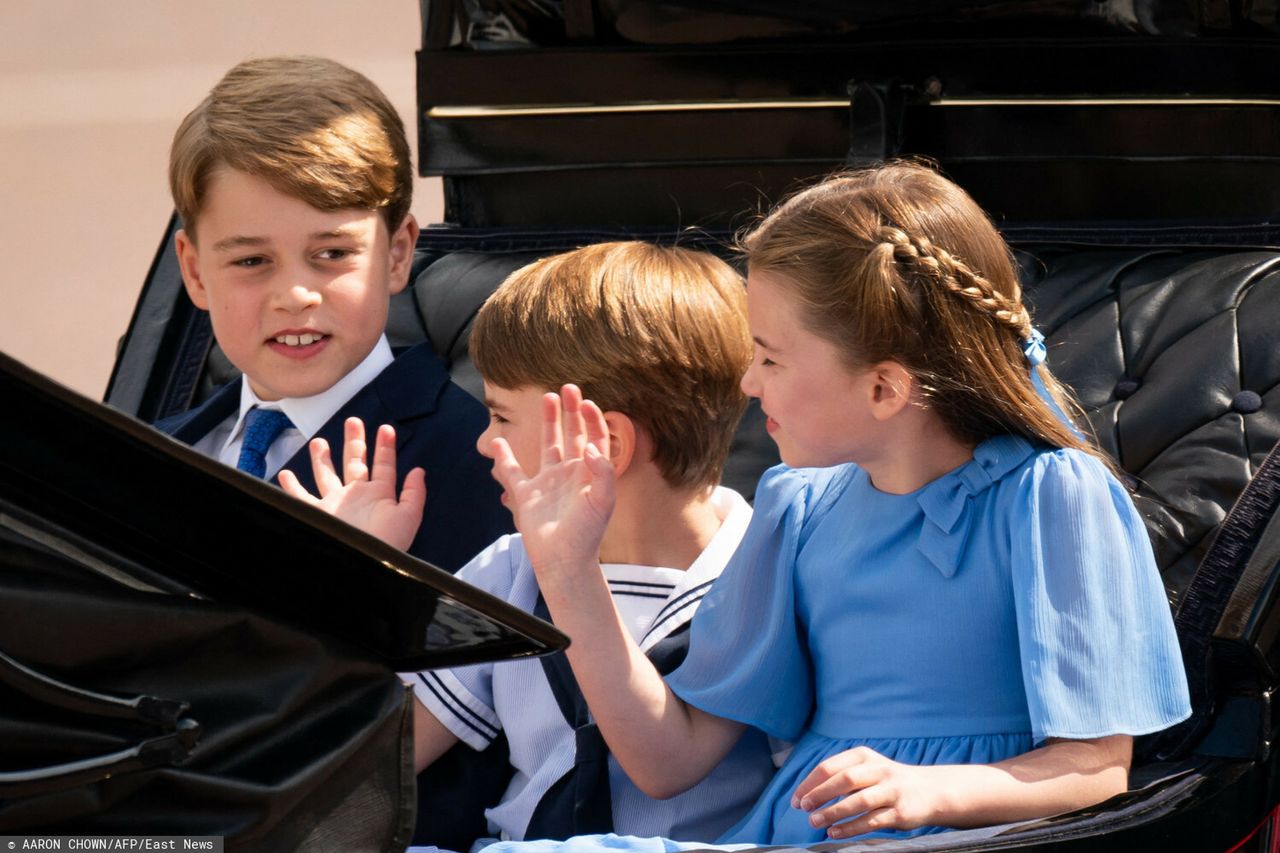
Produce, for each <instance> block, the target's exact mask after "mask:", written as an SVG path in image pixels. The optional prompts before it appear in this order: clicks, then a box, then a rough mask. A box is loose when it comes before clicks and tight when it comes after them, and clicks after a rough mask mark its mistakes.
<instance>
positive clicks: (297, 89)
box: [169, 56, 413, 236]
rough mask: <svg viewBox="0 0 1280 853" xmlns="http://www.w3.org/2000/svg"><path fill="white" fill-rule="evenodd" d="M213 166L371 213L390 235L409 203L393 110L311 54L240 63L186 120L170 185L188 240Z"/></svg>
mask: <svg viewBox="0 0 1280 853" xmlns="http://www.w3.org/2000/svg"><path fill="white" fill-rule="evenodd" d="M219 167H230V168H232V169H237V170H239V171H241V172H245V173H247V174H250V175H254V176H256V177H259V178H261V179H263V180H265V181H266V182H267V183H269V184H271V186H273V187H275V188H276V189H277V190H279V191H280V192H282V193H284V194H286V195H290V196H293V197H294V198H298V199H301V200H302V201H305V202H306V203H307V204H310V205H311V206H312V207H315V208H318V209H320V210H341V209H343V208H361V209H368V210H378V211H380V212H381V214H382V216H383V218H384V221H385V222H386V225H387V228H388V229H389V230H391V231H394V230H395V229H396V228H398V227H399V226H400V223H402V222H403V221H404V218H405V216H406V215H407V214H408V213H409V204H410V201H411V200H412V197H413V169H412V165H411V163H410V157H409V143H408V140H407V139H406V138H405V133H404V125H403V123H401V121H400V117H399V115H397V114H396V111H395V108H394V107H392V106H391V103H390V102H389V101H388V100H387V98H386V96H385V95H384V94H383V93H382V91H381V90H380V89H379V88H378V87H377V86H375V85H374V84H373V83H372V82H370V80H369V79H368V78H366V77H365V76H364V75H362V74H359V73H357V72H355V71H352V70H351V69H350V68H347V67H346V66H344V65H340V64H338V63H336V62H333V61H332V60H328V59H321V58H319V57H314V56H276V57H268V58H264V59H251V60H248V61H246V62H242V63H240V64H239V65H237V66H236V67H234V68H232V69H231V70H230V71H228V72H227V74H226V76H225V77H223V78H222V80H220V81H219V82H218V84H217V85H216V86H214V87H213V90H212V91H210V92H209V95H208V96H207V97H206V98H205V99H204V100H203V101H202V102H201V103H200V105H199V106H198V107H196V108H195V109H194V110H192V111H191V112H190V113H189V114H188V115H187V117H186V118H185V119H183V121H182V124H181V125H180V126H179V127H178V130H177V132H176V133H175V134H174V137H173V147H172V148H171V149H170V152H169V188H170V190H171V191H172V193H173V201H174V205H175V206H176V207H177V209H178V215H179V216H181V217H182V221H183V226H184V227H185V228H186V230H187V232H188V233H190V234H192V235H193V236H194V234H195V228H196V224H197V220H198V219H199V215H200V211H201V209H202V207H203V205H204V202H205V193H206V191H207V188H208V182H209V177H210V175H211V174H212V173H213V172H214V170H215V169H217V168H219Z"/></svg>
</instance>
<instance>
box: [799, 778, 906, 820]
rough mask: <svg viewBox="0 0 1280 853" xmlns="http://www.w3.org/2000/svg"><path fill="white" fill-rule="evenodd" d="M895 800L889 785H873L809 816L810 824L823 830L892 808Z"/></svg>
mask: <svg viewBox="0 0 1280 853" xmlns="http://www.w3.org/2000/svg"><path fill="white" fill-rule="evenodd" d="M894 800H895V796H894V793H893V792H892V791H891V790H889V787H888V786H887V785H872V786H871V787H869V788H862V789H861V790H859V791H857V792H856V793H853V794H850V795H849V796H847V797H844V798H843V799H841V800H838V801H837V802H834V803H832V804H831V805H829V806H825V807H824V808H821V809H819V810H818V811H815V812H813V813H812V814H811V815H809V823H810V825H812V826H814V827H817V828H818V829H821V828H822V827H824V826H832V825H833V824H838V823H840V822H841V821H847V820H849V818H856V817H857V816H859V815H861V814H863V813H864V812H868V811H871V810H872V809H883V808H886V807H888V806H892V805H893V803H894Z"/></svg>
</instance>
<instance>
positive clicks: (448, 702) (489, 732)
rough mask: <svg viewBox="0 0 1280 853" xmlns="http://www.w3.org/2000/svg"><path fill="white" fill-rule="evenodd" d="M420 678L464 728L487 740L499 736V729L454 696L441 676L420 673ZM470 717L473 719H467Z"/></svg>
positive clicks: (432, 673) (431, 673)
mask: <svg viewBox="0 0 1280 853" xmlns="http://www.w3.org/2000/svg"><path fill="white" fill-rule="evenodd" d="M418 678H419V679H421V680H422V683H423V684H425V685H426V686H427V689H428V690H430V691H431V693H432V695H433V696H435V697H436V698H437V699H439V700H440V704H442V705H444V706H445V707H446V708H448V709H449V710H450V711H452V712H453V715H454V717H456V718H457V719H458V721H459V722H461V723H462V724H463V725H464V726H466V727H467V728H469V729H471V730H472V731H473V732H475V733H476V734H478V735H480V737H482V738H484V739H485V740H493V739H494V738H496V737H497V736H498V731H499V729H497V728H495V727H494V725H493V724H492V723H490V722H489V721H488V720H486V719H485V718H484V717H481V716H480V715H479V714H477V713H476V712H475V711H473V710H471V709H470V708H468V707H467V706H466V705H465V704H464V703H463V702H462V700H461V699H459V698H458V697H457V696H456V695H454V693H453V691H451V690H450V689H449V688H448V687H447V686H446V685H445V683H444V681H443V680H441V678H440V676H438V675H436V674H435V673H434V672H426V673H423V672H420V673H418ZM433 681H434V682H435V683H434V684H432V682H433ZM442 693H443V695H442ZM468 717H470V718H471V719H467V718H468ZM472 720H475V722H472ZM476 723H479V724H480V725H478V726H477V725H476Z"/></svg>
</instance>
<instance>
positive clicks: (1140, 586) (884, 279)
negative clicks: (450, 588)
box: [494, 163, 1190, 849]
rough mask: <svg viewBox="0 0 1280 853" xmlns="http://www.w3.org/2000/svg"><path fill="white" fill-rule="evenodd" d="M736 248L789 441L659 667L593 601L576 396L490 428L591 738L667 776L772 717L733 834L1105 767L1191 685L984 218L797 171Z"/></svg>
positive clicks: (1117, 495)
mask: <svg viewBox="0 0 1280 853" xmlns="http://www.w3.org/2000/svg"><path fill="white" fill-rule="evenodd" d="M745 249H746V254H747V259H748V268H749V275H748V279H747V291H748V313H749V320H750V325H751V330H752V334H753V336H754V339H755V344H756V353H755V358H754V361H753V362H752V364H751V366H750V368H749V370H748V371H747V373H746V375H745V377H744V378H743V380H742V386H743V388H744V389H745V390H746V392H747V393H748V394H750V395H751V396H753V397H757V398H759V400H760V402H761V405H762V407H763V409H764V412H765V413H766V415H767V417H768V420H767V428H768V430H769V433H770V435H771V436H772V437H773V439H774V440H775V441H776V442H777V444H778V447H779V449H780V451H781V456H782V460H783V462H784V464H783V465H782V466H779V467H778V468H775V469H773V470H771V471H769V472H768V473H767V474H766V475H765V477H764V478H763V480H762V481H761V484H760V487H759V490H758V492H757V498H756V510H755V516H754V518H753V520H752V522H751V526H750V528H749V530H748V532H747V534H746V537H745V539H744V540H743V543H742V545H741V546H740V548H739V550H738V552H737V553H736V554H735V556H734V558H733V559H732V561H731V562H730V564H729V567H728V568H727V569H726V570H725V572H724V574H723V575H722V577H721V579H720V580H719V581H717V583H716V585H715V587H714V588H713V590H712V592H711V593H710V595H708V597H707V598H706V599H704V602H703V604H702V607H701V609H700V611H699V613H698V615H697V617H696V619H695V620H694V623H693V629H692V630H693V634H692V637H691V642H690V649H689V654H688V658H687V659H686V660H685V662H684V664H683V665H682V666H681V667H680V668H679V669H678V670H676V671H675V672H674V673H673V674H671V675H670V676H669V677H668V678H667V680H666V681H664V680H663V679H662V678H661V677H660V676H659V675H658V673H657V672H656V671H655V670H654V669H653V667H652V665H651V664H650V663H649V661H648V660H647V659H646V658H645V657H644V655H643V654H642V653H641V652H640V651H639V649H638V648H637V647H636V646H635V644H634V643H633V642H632V641H631V640H630V638H629V636H628V634H627V632H626V631H625V629H623V628H622V627H621V626H620V625H619V624H618V622H617V620H616V618H612V617H610V616H609V614H611V613H613V607H612V605H611V603H610V600H609V597H608V596H609V591H608V588H607V586H606V585H605V583H604V580H603V578H602V575H601V573H600V568H599V565H598V564H597V562H596V557H595V555H596V554H597V553H598V552H599V545H600V535H601V531H603V530H604V526H605V522H606V521H607V519H608V517H609V514H610V512H611V509H612V481H611V479H610V474H611V471H612V468H611V466H609V465H607V464H604V460H605V459H606V458H607V457H608V453H609V450H608V444H609V442H608V435H607V430H606V429H605V426H604V424H603V421H602V419H601V416H600V413H599V410H598V409H597V408H596V407H595V406H594V405H592V404H591V403H590V402H585V401H583V400H582V398H581V394H580V392H578V391H577V390H576V389H575V388H573V387H572V386H566V388H565V389H564V390H563V392H562V394H560V395H548V397H547V399H546V400H545V401H544V423H545V431H544V449H543V456H542V465H541V469H540V471H539V473H538V474H537V476H535V477H533V478H529V477H526V476H525V475H524V473H523V471H521V469H520V467H519V465H518V464H517V463H516V461H515V458H514V456H513V455H512V454H511V452H510V449H509V448H507V447H505V446H503V444H502V442H501V440H500V439H499V440H498V441H497V442H495V448H494V449H495V453H496V459H497V462H496V464H495V476H496V477H497V478H498V479H499V481H500V482H501V483H502V485H503V486H504V488H505V490H506V493H505V496H504V500H506V502H507V503H508V505H509V506H510V507H511V508H512V510H513V512H514V513H515V517H516V523H517V526H518V527H519V529H520V531H521V533H522V534H523V535H524V542H525V546H526V548H527V550H528V552H529V555H530V557H531V559H532V562H533V565H534V568H535V570H536V572H537V574H538V582H539V585H540V586H541V589H542V593H543V596H544V598H545V599H546V602H547V605H548V607H549V608H550V612H551V614H552V617H553V619H554V620H555V622H556V624H557V625H558V626H559V627H560V628H561V629H562V630H564V631H565V632H566V633H567V634H568V635H569V636H570V637H571V639H572V645H571V646H570V647H569V650H568V655H569V660H570V663H571V664H572V666H573V670H574V673H575V675H576V677H577V678H578V681H579V684H580V686H581V687H582V690H583V693H584V695H585V696H586V698H587V701H588V704H589V706H590V708H591V710H592V712H593V714H594V716H595V718H596V720H597V722H598V724H599V726H600V730H601V731H602V732H603V734H604V736H605V739H606V740H607V742H608V744H609V746H610V748H611V749H612V751H613V754H614V755H615V756H616V757H617V759H618V760H619V762H620V763H621V765H622V766H623V767H624V768H625V769H626V771H627V773H628V774H629V775H630V776H631V778H632V779H633V780H634V781H635V782H636V784H637V785H638V786H639V787H640V788H641V789H642V790H644V791H645V792H646V793H648V794H649V795H650V796H655V797H665V796H671V795H674V794H676V793H679V792H681V791H684V790H686V789H688V788H689V787H690V786H692V785H693V784H695V783H696V782H697V781H698V780H699V779H701V778H702V777H703V776H704V775H705V774H707V773H708V772H709V771H710V770H711V769H712V768H713V767H714V766H715V765H716V763H717V762H718V761H719V760H720V759H721V758H722V757H723V756H724V755H725V754H726V753H727V752H728V751H729V749H730V748H731V747H732V746H733V744H734V742H735V741H736V740H737V739H738V737H739V736H740V734H741V733H742V731H743V730H744V727H746V726H756V727H758V728H760V729H763V730H764V731H765V732H767V733H769V734H771V735H773V736H775V737H777V738H780V739H782V740H786V741H792V742H794V748H793V749H792V750H791V753H790V755H789V757H788V758H787V759H786V761H785V763H784V764H783V766H782V767H781V769H780V770H779V771H778V773H777V775H776V777H775V779H774V780H773V783H772V784H771V785H770V786H769V788H768V789H767V790H766V792H765V793H764V795H763V796H762V797H761V799H760V801H759V802H758V804H757V805H756V806H755V808H754V809H753V810H752V811H751V812H750V813H749V814H748V815H747V816H746V818H744V819H743V821H742V822H741V823H740V824H739V825H738V826H737V827H735V828H734V829H733V830H731V831H730V832H729V833H728V835H727V836H726V837H725V838H723V839H721V841H722V842H728V843H734V842H743V843H752V844H791V845H802V844H810V843H815V842H819V841H824V840H827V839H832V838H835V839H840V838H849V837H851V836H855V835H861V834H863V833H868V832H880V833H885V832H890V833H913V832H922V831H931V830H936V829H938V828H945V827H968V826H978V825H984V824H993V823H1002V822H1008V821H1013V820H1021V819H1027V818H1034V817H1038V816H1044V815H1049V814H1053V813H1057V812H1062V811H1066V810H1070V809H1076V808H1080V807H1084V806H1088V805H1091V804H1094V803H1097V802H1099V801H1101V800H1104V799H1106V798H1108V797H1110V796H1112V795H1114V794H1117V793H1119V792H1121V791H1123V790H1125V788H1126V786H1127V774H1128V768H1129V762H1130V756H1131V751H1132V740H1133V736H1135V735H1141V734H1146V733H1149V732H1154V731H1157V730H1159V729H1163V728H1165V727H1167V726H1170V725H1172V724H1173V723H1176V722H1178V721H1179V720H1182V719H1184V718H1185V717H1187V716H1188V715H1189V713H1190V707H1189V703H1188V697H1187V688H1186V680H1185V676H1184V674H1183V669H1182V663H1181V657H1180V655H1179V652H1178V646H1177V641H1176V639H1175V636H1174V631H1173V624H1172V619H1171V617H1170V612H1169V607H1168V604H1167V602H1166V599H1165V596H1164V590H1163V587H1162V585H1161V583H1160V578H1159V575H1158V573H1157V570H1156V567H1155V563H1154V560H1153V557H1152V551H1151V547H1150V543H1149V541H1148V539H1147V533H1146V531H1145V528H1144V526H1143V523H1142V521H1141V519H1140V518H1139V516H1138V513H1137V512H1136V511H1135V509H1134V506H1133V503H1132V501H1131V500H1130V498H1129V495H1128V494H1127V493H1126V492H1125V490H1124V488H1123V487H1121V485H1120V484H1119V483H1118V482H1117V480H1116V478H1115V477H1114V476H1113V469H1112V466H1111V463H1110V462H1109V461H1108V460H1107V459H1105V458H1104V457H1103V456H1102V455H1101V453H1100V452H1099V451H1098V450H1097V449H1096V448H1095V447H1093V446H1092V445H1091V444H1089V443H1088V442H1087V441H1086V440H1085V439H1084V438H1083V437H1082V436H1081V434H1080V433H1079V432H1077V431H1076V430H1075V428H1074V427H1073V426H1072V425H1071V422H1070V421H1069V420H1067V418H1066V417H1065V416H1064V415H1063V414H1062V404H1063V402H1064V401H1065V396H1064V395H1063V392H1062V390H1061V389H1060V387H1059V386H1058V384H1057V383H1056V382H1055V381H1054V380H1053V378H1052V377H1051V376H1050V374H1049V373H1048V371H1047V370H1046V369H1045V366H1044V365H1043V363H1042V362H1043V360H1044V348H1043V342H1042V339H1041V338H1040V337H1039V336H1038V334H1037V333H1036V332H1035V331H1034V330H1033V329H1032V327H1031V323H1030V318H1029V316H1028V314H1027V310H1026V308H1025V307H1024V306H1023V304H1022V301H1021V292H1020V288H1019V286H1018V282H1017V278H1016V274H1015V271H1014V266H1013V263H1012V260H1011V256H1010V253H1009V250H1008V248H1007V247H1006V246H1005V244H1004V242H1003V240H1002V239H1001V237H1000V236H999V234H998V232H997V231H996V229H995V228H994V227H993V225H992V224H991V222H990V220H989V219H988V218H987V217H986V216H985V214H984V213H983V212H982V211H981V210H980V209H979V208H978V207H977V205H976V204H975V203H974V202H973V201H972V200H971V199H970V198H969V197H968V195H966V194H965V193H964V192H963V191H962V190H960V189H959V188H958V187H956V186H955V185H954V184H952V183H950V182H949V181H947V180H946V179H944V178H942V177H941V176H939V175H938V174H936V173H935V172H933V171H931V170H930V169H927V168H925V167H922V166H918V165H913V164H904V163H899V164H891V165H887V166H884V167H880V168H876V169H873V170H869V171H864V172H857V173H853V174H849V175H845V176H840V177H835V178H831V179H828V180H827V181H825V182H823V183H822V184H820V185H818V186H815V187H813V188H811V189H808V190H806V191H804V192H802V193H800V194H799V195H797V196H795V197H793V198H791V199H790V200H789V201H787V202H786V203H784V204H783V205H782V206H781V207H780V208H778V209H777V210H775V211H774V212H773V213H772V214H771V215H770V216H769V217H767V218H766V219H765V220H764V221H763V222H762V223H761V224H760V225H759V226H758V227H757V228H756V229H755V230H754V231H753V232H752V233H751V234H750V235H749V236H748V237H747V238H746V240H745ZM602 614H603V615H602ZM708 840H710V839H708ZM597 841H598V843H599V844H603V845H606V846H617V845H618V844H619V841H618V839H609V838H606V839H599V840H597ZM591 843H592V840H590V839H585V840H584V839H575V840H574V841H572V842H571V848H572V849H578V848H581V847H583V846H584V845H585V846H590V844H591ZM624 846H625V845H624ZM661 847H662V844H661V842H659V843H658V848H657V849H661Z"/></svg>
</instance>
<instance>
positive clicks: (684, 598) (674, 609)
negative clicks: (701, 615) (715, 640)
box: [640, 578, 715, 644]
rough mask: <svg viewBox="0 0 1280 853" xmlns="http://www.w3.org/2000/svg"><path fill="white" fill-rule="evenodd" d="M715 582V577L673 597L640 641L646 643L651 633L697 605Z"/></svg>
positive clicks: (659, 612)
mask: <svg viewBox="0 0 1280 853" xmlns="http://www.w3.org/2000/svg"><path fill="white" fill-rule="evenodd" d="M713 583H715V579H714V578H712V579H711V580H709V581H704V582H703V583H700V584H698V585H697V586H695V587H693V588H692V589H687V590H685V591H684V592H682V593H680V595H678V596H676V597H675V598H673V599H671V601H670V602H669V603H668V604H667V605H666V606H665V607H663V608H662V609H661V610H659V611H658V616H657V618H655V619H654V620H653V624H652V625H650V626H649V630H648V631H645V632H644V637H643V638H642V639H641V640H640V643H641V644H644V643H645V642H647V641H648V639H649V635H650V634H653V633H654V632H655V631H657V630H658V629H659V628H661V627H662V626H663V623H665V622H670V621H671V620H672V619H673V618H675V617H677V616H679V615H680V612H681V611H683V610H685V609H687V608H689V607H691V606H694V605H697V604H698V602H700V601H701V600H702V599H703V597H705V596H706V594H707V593H708V592H710V591H711V584H713Z"/></svg>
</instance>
